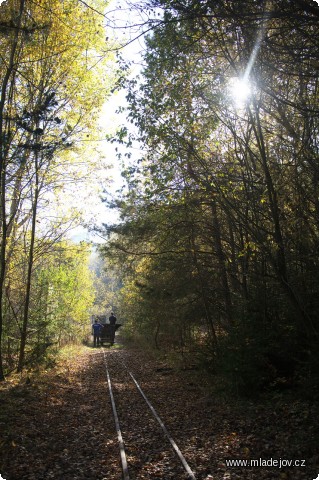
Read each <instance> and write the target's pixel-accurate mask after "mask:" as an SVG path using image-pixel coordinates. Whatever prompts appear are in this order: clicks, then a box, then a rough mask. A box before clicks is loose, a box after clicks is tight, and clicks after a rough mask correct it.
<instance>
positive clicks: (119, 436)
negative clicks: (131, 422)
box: [103, 349, 130, 480]
mask: <svg viewBox="0 0 319 480" xmlns="http://www.w3.org/2000/svg"><path fill="white" fill-rule="evenodd" d="M103 356H104V363H105V369H106V376H107V383H108V387H109V392H110V398H111V403H112V410H113V416H114V422H115V428H116V432H117V439H118V442H119V447H120V455H121V463H122V471H123V480H130V476H129V473H128V466H127V460H126V454H125V447H124V441H123V437H122V432H121V428H120V422H119V417H118V414H117V410H116V405H115V400H114V395H113V390H112V382H111V377H110V374H109V370H108V368H107V362H106V357H105V350H104V349H103Z"/></svg>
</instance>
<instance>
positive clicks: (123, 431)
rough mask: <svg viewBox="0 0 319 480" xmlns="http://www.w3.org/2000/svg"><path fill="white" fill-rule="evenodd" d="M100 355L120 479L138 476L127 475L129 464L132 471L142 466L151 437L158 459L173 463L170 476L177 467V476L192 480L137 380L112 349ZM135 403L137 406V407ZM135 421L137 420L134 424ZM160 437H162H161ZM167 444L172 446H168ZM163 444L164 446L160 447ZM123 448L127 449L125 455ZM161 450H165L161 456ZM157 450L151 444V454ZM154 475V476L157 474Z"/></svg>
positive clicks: (188, 470) (188, 468) (193, 478)
mask: <svg viewBox="0 0 319 480" xmlns="http://www.w3.org/2000/svg"><path fill="white" fill-rule="evenodd" d="M110 353H111V352H110ZM103 356H104V363H105V369H106V376H107V384H108V390H109V394H110V399H111V404H112V410H113V416H114V422H115V427H116V432H117V438H118V443H119V448H120V457H121V464H122V471H123V480H132V479H133V478H138V477H136V476H135V474H134V473H133V477H132V478H131V476H130V462H132V463H133V464H134V465H132V471H133V472H134V471H135V472H136V469H138V468H139V469H140V470H142V469H143V464H144V463H147V461H148V459H149V458H150V457H152V455H153V451H152V442H153V441H154V437H155V443H156V442H157V445H158V444H159V442H160V444H161V445H162V448H161V450H162V452H161V454H160V458H162V459H163V458H164V459H165V460H166V464H167V461H169V463H170V465H171V464H172V465H174V467H173V468H174V472H173V473H172V475H174V477H171V478H176V473H177V471H176V469H178V470H179V473H178V478H180V479H185V480H186V479H189V480H196V477H195V475H194V473H193V471H192V470H191V468H190V466H189V465H188V463H187V461H186V459H185V457H184V455H183V454H182V452H181V451H180V449H179V448H178V446H177V444H176V442H175V441H174V440H173V438H172V436H171V435H170V433H169V432H168V430H167V428H166V426H165V424H164V423H163V421H162V419H161V418H160V417H159V415H158V414H157V412H156V410H155V408H154V407H153V405H152V404H151V402H150V401H149V399H148V398H147V396H146V395H145V393H144V392H143V390H142V388H141V387H140V385H139V384H138V382H137V380H136V379H135V377H134V375H133V374H132V372H131V371H130V370H129V369H128V367H127V366H126V365H125V363H124V362H123V360H122V359H121V358H120V356H119V355H118V354H117V353H116V352H114V351H113V352H112V354H111V355H110V354H109V355H108V356H106V354H105V350H103ZM107 357H108V358H107ZM114 360H115V362H114ZM110 372H111V373H110ZM114 372H115V374H114ZM113 387H114V388H113ZM114 392H115V393H114ZM134 395H135V396H136V395H137V396H138V399H137V400H136V398H135V401H134V403H133V408H134V411H133V412H132V403H131V401H132V397H133V396H134ZM123 397H124V398H123ZM125 397H126V399H125ZM128 398H129V399H130V402H127V401H126V400H127V399H128ZM115 399H116V400H115ZM129 403H131V405H129ZM136 405H137V406H138V407H137V408H136ZM146 406H147V407H148V409H147V408H146ZM136 410H138V411H136ZM118 412H120V413H118ZM120 419H121V420H120ZM134 419H135V420H134ZM136 421H138V424H137V423H136ZM134 423H135V424H134ZM122 425H123V428H122ZM145 425H146V426H145ZM158 426H160V427H161V428H159V427H158ZM132 430H134V431H132ZM134 436H135V439H136V442H137V443H136V444H135V447H134V443H135V441H134ZM163 436H164V437H165V438H163ZM126 437H130V438H127V447H125V440H126ZM169 444H170V446H171V447H172V448H170V446H169ZM164 445H166V446H165V447H164ZM153 448H154V447H153ZM126 450H127V451H128V454H127V451H126ZM169 450H171V451H170V453H167V452H168V451H169ZM163 451H165V452H166V453H165V455H163ZM134 452H135V457H136V453H137V456H140V457H141V458H140V459H138V460H137V461H136V458H135V460H134ZM158 453H159V452H158V448H156V447H155V454H158ZM136 463H137V464H138V463H139V464H140V465H139V467H138V466H136ZM178 464H179V465H178ZM157 473H158V472H157ZM149 475H150V477H149V478H152V472H149ZM164 475H165V476H164V477H163V478H165V479H166V478H169V476H168V472H165V474H164ZM156 476H157V477H158V474H157V475H156ZM143 478H145V473H143Z"/></svg>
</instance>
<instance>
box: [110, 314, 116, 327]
mask: <svg viewBox="0 0 319 480" xmlns="http://www.w3.org/2000/svg"><path fill="white" fill-rule="evenodd" d="M109 321H110V325H115V324H116V316H115V315H114V313H113V312H111V316H110V318H109Z"/></svg>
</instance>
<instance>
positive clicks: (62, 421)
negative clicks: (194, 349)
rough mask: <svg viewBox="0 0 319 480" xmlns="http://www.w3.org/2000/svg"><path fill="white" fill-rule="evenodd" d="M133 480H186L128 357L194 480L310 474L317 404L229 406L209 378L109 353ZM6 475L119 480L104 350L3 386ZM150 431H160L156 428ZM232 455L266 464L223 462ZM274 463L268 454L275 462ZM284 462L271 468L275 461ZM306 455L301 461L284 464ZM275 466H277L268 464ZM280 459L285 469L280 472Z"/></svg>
mask: <svg viewBox="0 0 319 480" xmlns="http://www.w3.org/2000/svg"><path fill="white" fill-rule="evenodd" d="M105 357H106V361H107V365H108V367H109V371H110V374H111V378H112V380H113V385H114V396H115V400H116V402H117V408H118V414H119V419H120V422H121V429H122V434H123V438H124V442H125V445H126V449H127V458H128V463H129V473H130V479H131V480H134V479H136V480H143V479H149V480H151V479H154V478H162V479H164V480H169V479H173V480H174V479H176V480H183V479H184V478H187V477H186V476H185V474H184V473H183V469H181V467H180V465H179V464H178V462H176V455H175V454H174V453H173V452H172V451H171V450H170V447H169V445H168V443H167V440H166V439H165V438H164V437H163V436H162V435H161V432H160V429H159V428H158V425H156V421H155V420H154V419H152V417H151V416H150V415H149V413H146V410H145V408H146V407H145V405H144V403H143V402H144V401H143V399H142V397H141V396H140V395H139V394H138V392H137V390H136V388H135V387H134V385H133V384H132V383H130V380H129V377H128V375H127V374H126V373H125V372H124V369H123V365H122V363H121V362H122V361H124V362H125V364H126V365H128V366H129V368H130V370H131V371H132V372H133V373H134V376H135V377H136V378H137V380H138V381H139V383H140V385H141V387H142V388H143V390H144V391H145V393H146V395H147V397H148V398H149V399H150V401H151V402H152V404H153V405H154V407H155V409H156V410H157V412H158V414H159V415H160V417H161V418H162V420H163V421H164V422H165V425H166V427H167V429H168V430H169V432H170V433H171V435H172V436H173V438H174V440H175V441H176V443H177V444H178V446H179V448H180V449H181V451H182V452H183V454H184V455H185V457H186V459H187V462H188V463H189V464H190V466H191V468H192V469H193V470H194V472H195V474H196V478H197V480H227V479H231V480H232V479H267V480H272V479H281V480H284V479H294V480H302V479H305V480H312V479H315V478H316V477H317V475H318V473H319V468H318V467H317V466H315V463H316V461H317V458H318V457H317V454H318V449H317V448H316V441H315V437H316V436H317V438H318V426H317V418H318V417H317V414H318V410H317V409H316V408H315V406H314V405H312V404H310V403H307V404H306V403H301V402H298V401H294V402H289V401H288V400H287V397H282V396H278V397H277V400H275V397H273V399H272V403H265V402H263V403H261V402H260V403H257V402H255V403H248V402H245V403H242V404H241V405H239V404H238V403H237V404H234V403H231V402H230V401H228V400H227V399H224V400H221V397H217V396H213V395H208V394H207V393H206V392H205V388H204V387H205V385H203V379H201V378H198V375H196V374H194V372H190V371H175V370H173V369H170V368H169V366H168V365H166V364H165V363H161V362H159V361H157V360H154V359H152V358H151V357H148V356H146V355H145V354H142V352H139V351H134V350H131V349H122V350H116V349H111V350H106V352H105ZM0 401H1V405H0V407H1V412H2V413H1V414H0V429H1V430H0V445H1V453H0V474H2V477H3V478H5V479H6V480H47V479H55V480H62V479H63V480H82V479H83V480H84V479H87V480H120V479H121V478H122V473H121V466H120V456H119V449H118V441H117V435H116V432H115V427H114V420H113V416H112V408H111V402H110V397H109V392H108V387H107V381H106V370H105V363H104V358H103V353H102V350H101V349H86V350H85V351H84V352H83V353H82V354H81V356H79V357H78V358H77V360H76V361H75V362H72V364H68V363H66V364H65V365H64V366H63V367H60V368H59V369H56V370H53V371H52V372H49V373H47V374H46V375H44V376H43V377H41V379H40V380H37V381H31V383H30V384H28V385H26V384H21V385H16V386H10V384H7V385H5V386H2V387H1V390H0ZM150 430H151V431H153V432H154V435H153V434H152V433H151V432H150ZM226 459H234V460H244V461H250V460H251V459H254V460H256V459H258V460H259V459H260V460H259V461H260V462H262V461H264V462H267V461H268V464H266V463H264V464H263V466H262V467H257V466H254V467H251V466H250V467H243V466H242V467H240V466H236V467H235V466H233V467H230V466H227V464H226ZM271 459H272V460H271ZM275 460H277V461H278V465H277V466H274V461H275ZM283 460H284V461H285V463H287V462H290V461H295V460H299V461H300V465H301V461H302V460H305V466H304V467H302V466H299V467H296V466H295V467H290V468H287V467H283V466H282V463H283ZM270 461H271V462H272V464H273V465H272V466H271V465H270ZM280 461H281V466H282V468H279V462H280Z"/></svg>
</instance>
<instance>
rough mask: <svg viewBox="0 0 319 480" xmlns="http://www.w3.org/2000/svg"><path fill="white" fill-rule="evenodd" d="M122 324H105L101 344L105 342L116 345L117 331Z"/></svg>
mask: <svg viewBox="0 0 319 480" xmlns="http://www.w3.org/2000/svg"><path fill="white" fill-rule="evenodd" d="M120 326H121V323H116V324H115V325H110V324H109V323H106V324H104V325H103V328H102V331H101V339H100V343H101V345H104V343H109V344H111V345H114V339H115V332H116V330H118V329H119V328H120Z"/></svg>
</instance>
